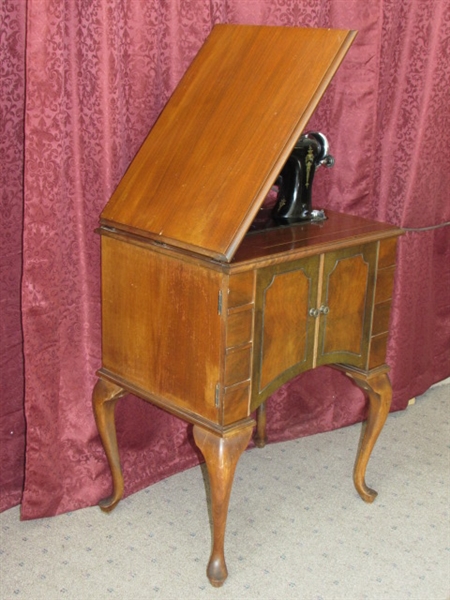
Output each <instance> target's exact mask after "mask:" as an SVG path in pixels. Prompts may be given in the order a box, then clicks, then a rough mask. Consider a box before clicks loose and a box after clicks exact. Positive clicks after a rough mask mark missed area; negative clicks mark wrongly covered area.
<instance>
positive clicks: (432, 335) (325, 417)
mask: <svg viewBox="0 0 450 600" xmlns="http://www.w3.org/2000/svg"><path fill="white" fill-rule="evenodd" d="M1 11H2V19H3V23H4V27H2V35H1V36H0V39H1V44H2V46H1V51H2V54H1V65H2V85H3V87H2V96H1V113H0V114H1V119H2V120H1V131H2V136H1V144H2V179H3V182H2V183H3V185H2V221H1V222H2V245H3V252H2V254H1V261H2V265H1V270H0V273H1V282H2V288H1V306H2V319H1V323H2V325H1V326H2V334H3V335H2V343H1V353H2V354H1V359H0V364H1V368H2V373H1V385H2V388H1V389H2V398H1V401H2V402H1V407H2V408H1V410H2V417H1V452H2V455H1V465H2V471H1V481H0V485H1V496H0V509H5V508H8V507H10V506H13V505H14V504H17V503H19V502H21V503H22V518H25V519H29V518H36V517H42V516H49V515H54V514H57V513H61V512H63V511H67V510H73V509H76V508H80V507H82V506H87V505H91V504H94V503H96V502H97V501H98V499H99V498H101V497H102V496H104V495H106V494H107V493H108V492H109V489H110V476H109V471H108V468H107V465H106V459H105V456H104V453H103V450H102V448H101V444H100V441H99V438H98V435H97V432H96V428H95V424H94V420H93V415H92V409H91V393H92V387H93V385H94V382H95V371H96V369H97V368H98V367H99V366H100V294H99V290H100V277H99V239H98V236H97V235H96V234H95V233H94V229H95V227H96V225H97V223H98V215H99V213H100V211H101V209H102V208H103V206H104V205H105V203H106V202H107V200H108V198H109V196H110V195H111V193H112V191H113V189H114V187H115V186H116V185H117V183H118V181H119V180H120V178H121V176H122V175H123V173H124V171H125V169H126V167H127V166H128V164H129V162H130V160H131V159H132V157H133V155H134V154H135V152H136V150H137V149H138V147H139V146H140V144H141V143H142V141H143V139H144V137H145V135H146V134H147V132H148V130H149V128H150V127H151V125H152V124H153V122H154V121H155V119H156V117H157V116H158V114H159V112H160V111H161V109H162V108H163V106H164V104H165V102H166V101H167V98H168V97H169V95H170V93H171V92H172V90H173V89H174V87H175V86H176V84H177V82H178V80H179V79H180V77H181V75H182V74H183V73H184V71H185V70H186V68H187V67H188V65H189V63H190V61H191V60H192V58H193V57H194V56H195V54H196V52H197V50H198V48H199V47H200V46H201V44H202V42H203V41H204V39H205V38H206V36H207V35H208V33H209V31H210V30H211V27H212V26H213V25H214V24H215V23H217V22H233V23H255V24H268V25H285V26H294V25H295V26H306V27H309V26H321V27H342V28H352V29H358V30H359V34H358V37H357V40H356V42H355V44H354V45H353V47H352V48H351V50H350V52H349V54H348V55H347V57H346V59H345V61H344V63H343V65H342V67H341V69H340V70H339V72H338V74H337V76H336V78H335V80H334V82H333V83H332V85H331V86H330V88H329V90H328V91H327V92H326V94H325V96H324V98H323V100H322V102H321V104H320V107H319V109H318V110H317V111H316V114H315V115H314V117H313V119H312V121H311V123H310V125H309V126H310V127H311V128H312V127H314V128H319V129H320V130H321V131H324V132H325V133H326V134H327V136H328V138H329V140H330V144H331V149H332V153H333V154H334V155H335V156H336V159H337V160H336V165H335V167H334V169H333V170H331V171H327V172H323V173H320V174H318V176H317V178H316V180H317V186H316V188H315V198H316V202H317V203H320V205H321V206H324V207H330V208H334V209H338V210H342V211H347V212H350V213H354V214H358V215H362V216H368V217H371V218H377V219H380V220H386V221H389V222H392V223H394V224H396V225H401V226H404V227H406V228H408V232H407V233H406V235H405V236H403V238H402V239H401V242H400V248H399V268H398V274H397V278H396V288H395V298H394V310H393V317H392V328H391V337H390V343H389V363H390V365H391V366H392V381H393V386H394V405H393V408H394V409H396V410H398V409H401V408H404V407H405V405H406V403H407V401H408V399H409V398H410V397H412V396H414V395H416V394H419V393H421V392H423V391H425V390H426V389H427V388H428V387H429V386H430V385H431V384H433V383H434V382H436V381H438V380H440V379H443V378H445V377H447V376H448V375H449V347H450V326H449V323H450V308H449V295H448V290H449V289H450V273H449V265H450V242H449V237H450V236H449V229H448V227H446V225H448V224H449V222H450V208H449V203H448V201H447V198H448V189H450V164H449V158H448V147H449V146H450V123H449V109H448V89H449V88H450V75H449V66H448V65H449V42H448V40H449V39H450V2H449V0H429V1H428V2H422V1H421V0H376V1H374V2H367V1H366V0H347V1H346V2H342V1H340V0H308V2H306V1H305V0H299V1H294V0H271V1H270V0H244V1H243V0H228V1H226V0H211V1H210V0H208V1H207V0H195V1H194V0H185V1H183V2H178V1H176V0H172V1H171V0H169V1H167V2H160V1H155V2H148V1H147V0H136V1H133V2H126V1H123V0H96V1H94V2H87V1H86V0H78V1H77V0H73V1H71V2H65V3H61V2H60V1H59V0H28V2H27V3H24V2H21V1H19V0H15V1H14V0H4V2H3V3H2V7H1ZM25 40H26V43H25ZM275 51H276V49H274V52H275ZM3 82H4V84H3ZM363 406H364V401H363V397H362V395H361V393H360V391H359V390H356V388H354V387H353V386H352V385H351V383H350V382H348V381H347V379H345V377H343V376H342V375H340V374H339V373H337V372H334V371H333V370H332V369H330V368H321V369H318V370H317V371H314V372H311V373H306V374H303V375H302V376H300V377H298V378H297V379H295V380H294V381H292V382H290V383H289V384H287V385H286V386H284V387H283V388H282V389H281V390H279V391H278V392H277V393H276V394H275V395H274V397H273V398H272V399H271V400H270V401H269V404H268V416H269V430H268V432H269V435H270V437H271V440H272V441H275V440H281V439H291V438H293V437H296V436H300V435H307V434H310V433H314V432H317V431H325V430H328V429H332V428H335V427H341V426H343V425H347V424H350V423H353V422H356V421H358V420H360V419H362V418H363V416H364V410H363ZM24 414H25V417H26V424H27V427H26V433H25V432H24ZM117 422H118V437H119V445H120V449H121V456H122V464H123V468H124V474H125V485H126V493H127V494H129V493H131V492H134V491H136V490H138V489H141V488H143V487H145V486H147V485H149V484H150V483H152V482H155V481H157V480H159V479H161V478H163V477H166V476H168V475H170V474H172V473H174V472H177V471H180V470H182V469H184V468H187V467H189V466H192V465H194V464H196V463H197V462H198V461H199V456H198V453H197V452H196V451H195V449H194V447H193V443H192V439H191V433H190V428H189V427H188V426H186V424H184V423H183V422H182V421H180V420H178V419H176V418H174V417H172V416H170V415H168V414H166V413H164V412H163V411H161V410H159V409H157V408H155V407H153V406H151V405H149V404H148V403H144V402H142V401H140V400H138V399H137V398H134V397H131V396H130V397H128V398H126V399H123V400H121V401H120V402H119V404H118V407H117ZM25 447H26V453H25ZM24 465H25V466H24Z"/></svg>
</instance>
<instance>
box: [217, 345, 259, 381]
mask: <svg viewBox="0 0 450 600" xmlns="http://www.w3.org/2000/svg"><path fill="white" fill-rule="evenodd" d="M251 357H252V347H251V345H250V344H249V345H247V346H244V347H243V348H238V349H235V350H231V351H229V352H227V354H226V358H225V378H224V385H225V386H226V387H227V386H230V385H234V384H235V383H239V382H241V381H247V379H250V373H251Z"/></svg>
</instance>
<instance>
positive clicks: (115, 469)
mask: <svg viewBox="0 0 450 600" xmlns="http://www.w3.org/2000/svg"><path fill="white" fill-rule="evenodd" d="M126 393H127V392H126V391H125V390H124V389H123V388H121V387H119V386H118V385H115V384H114V383H111V382H109V381H105V380H104V379H99V380H98V381H97V383H96V384H95V387H94V392H93V394H92V405H93V408H94V415H95V422H96V423H97V429H98V432H99V434H100V438H101V440H102V443H103V448H104V449H105V453H106V456H107V458H108V463H109V468H110V469H111V475H112V480H113V493H112V494H111V496H108V498H104V499H103V500H100V502H99V506H100V508H101V509H102V510H104V511H105V512H109V511H110V510H112V509H113V508H114V507H115V506H116V505H117V503H118V502H119V500H120V499H121V498H122V495H123V475H122V469H121V467H120V459H119V449H118V447H117V436H116V425H115V422H114V408H115V406H116V402H117V400H119V398H122V396H125V394H126Z"/></svg>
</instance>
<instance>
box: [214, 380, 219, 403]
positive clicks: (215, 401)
mask: <svg viewBox="0 0 450 600" xmlns="http://www.w3.org/2000/svg"><path fill="white" fill-rule="evenodd" d="M219 397H220V383H217V384H216V394H215V396H214V406H215V407H216V408H219Z"/></svg>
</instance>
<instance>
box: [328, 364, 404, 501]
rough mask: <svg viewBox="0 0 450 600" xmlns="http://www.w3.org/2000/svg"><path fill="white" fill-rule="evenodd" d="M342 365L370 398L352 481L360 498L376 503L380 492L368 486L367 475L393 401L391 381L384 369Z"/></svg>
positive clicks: (342, 368)
mask: <svg viewBox="0 0 450 600" xmlns="http://www.w3.org/2000/svg"><path fill="white" fill-rule="evenodd" d="M340 368H341V370H343V371H344V373H346V375H348V376H349V377H351V378H352V379H353V380H354V382H355V383H356V384H357V385H358V386H359V387H360V388H361V389H363V390H364V391H365V392H366V393H367V395H368V397H369V414H368V417H367V420H366V422H365V424H364V426H363V431H362V436H361V441H360V445H359V449H358V454H357V457H356V462H355V468H354V471H353V481H354V484H355V488H356V490H357V492H358V494H359V495H360V496H361V498H362V499H363V500H364V501H365V502H373V501H374V500H375V498H376V497H377V495H378V494H377V492H376V491H375V490H373V489H371V488H369V487H368V486H367V484H366V481H365V474H366V468H367V463H368V462H369V458H370V455H371V453H372V450H373V447H374V445H375V442H376V441H377V439H378V436H379V435H380V432H381V430H382V429H383V425H384V423H385V422H386V418H387V416H388V414H389V409H390V406H391V401H392V388H391V383H390V381H389V376H388V374H387V371H386V369H385V368H384V369H380V370H379V371H375V372H372V373H370V372H369V373H367V372H366V373H364V372H362V371H358V370H356V369H352V368H348V367H344V366H342V367H340Z"/></svg>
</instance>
